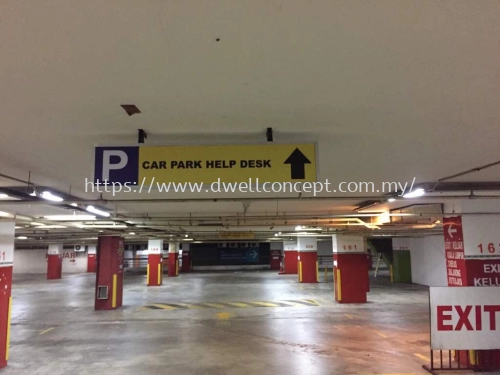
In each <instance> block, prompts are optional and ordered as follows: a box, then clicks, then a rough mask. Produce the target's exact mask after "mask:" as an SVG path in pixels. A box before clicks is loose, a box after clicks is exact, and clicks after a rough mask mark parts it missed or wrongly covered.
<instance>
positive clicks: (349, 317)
mask: <svg viewBox="0 0 500 375" xmlns="http://www.w3.org/2000/svg"><path fill="white" fill-rule="evenodd" d="M344 315H345V317H346V318H347V319H354V315H351V314H344Z"/></svg>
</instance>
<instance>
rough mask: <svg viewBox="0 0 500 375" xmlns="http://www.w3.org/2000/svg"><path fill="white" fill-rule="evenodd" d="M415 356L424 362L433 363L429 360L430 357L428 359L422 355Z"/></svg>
mask: <svg viewBox="0 0 500 375" xmlns="http://www.w3.org/2000/svg"><path fill="white" fill-rule="evenodd" d="M414 356H415V357H417V358H420V359H423V360H424V361H427V362H430V361H431V360H430V359H429V357H426V356H425V355H422V354H418V353H415V354H414Z"/></svg>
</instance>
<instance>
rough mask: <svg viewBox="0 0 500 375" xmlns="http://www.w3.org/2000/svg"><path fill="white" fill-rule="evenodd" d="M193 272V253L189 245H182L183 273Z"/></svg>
mask: <svg viewBox="0 0 500 375" xmlns="http://www.w3.org/2000/svg"><path fill="white" fill-rule="evenodd" d="M189 271H191V251H190V249H189V244H188V243H183V244H182V267H181V272H189Z"/></svg>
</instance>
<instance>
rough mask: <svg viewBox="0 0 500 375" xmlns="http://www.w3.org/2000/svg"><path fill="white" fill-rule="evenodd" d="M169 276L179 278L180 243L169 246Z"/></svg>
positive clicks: (172, 243)
mask: <svg viewBox="0 0 500 375" xmlns="http://www.w3.org/2000/svg"><path fill="white" fill-rule="evenodd" d="M168 276H169V277H172V276H179V243H178V242H169V244H168Z"/></svg>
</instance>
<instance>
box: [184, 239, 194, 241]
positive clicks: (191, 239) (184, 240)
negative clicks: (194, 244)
mask: <svg viewBox="0 0 500 375" xmlns="http://www.w3.org/2000/svg"><path fill="white" fill-rule="evenodd" d="M192 240H193V239H192V238H184V240H183V241H192Z"/></svg>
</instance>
